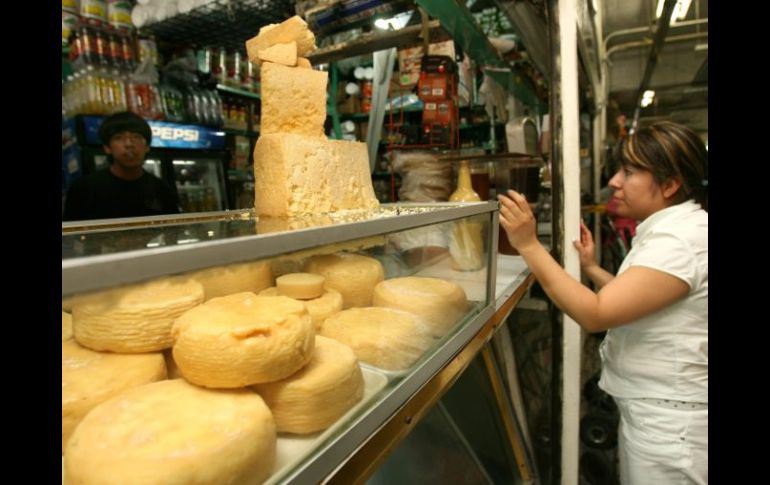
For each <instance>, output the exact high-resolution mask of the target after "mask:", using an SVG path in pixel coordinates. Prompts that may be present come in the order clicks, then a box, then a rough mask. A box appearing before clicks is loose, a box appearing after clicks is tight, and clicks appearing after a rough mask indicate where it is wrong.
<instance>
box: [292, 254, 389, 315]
mask: <svg viewBox="0 0 770 485" xmlns="http://www.w3.org/2000/svg"><path fill="white" fill-rule="evenodd" d="M305 271H306V272H308V273H316V274H320V275H321V276H323V277H324V278H326V283H325V287H326V288H331V289H333V290H337V291H339V292H340V293H341V294H342V300H343V302H344V304H343V306H344V308H352V307H366V306H370V305H371V304H372V292H373V291H374V287H375V286H376V285H377V284H378V283H379V282H380V281H382V280H383V279H384V278H385V270H384V269H383V268H382V263H380V262H379V261H378V260H376V259H375V258H372V257H370V256H363V255H360V254H348V253H339V254H322V255H318V256H312V257H311V258H309V259H308V260H307V262H306V263H305Z"/></svg>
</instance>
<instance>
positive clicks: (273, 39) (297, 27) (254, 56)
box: [246, 15, 315, 66]
mask: <svg viewBox="0 0 770 485" xmlns="http://www.w3.org/2000/svg"><path fill="white" fill-rule="evenodd" d="M292 41H295V42H296V43H297V53H298V54H299V55H301V56H304V55H305V54H307V53H309V52H311V51H313V50H314V49H315V35H314V34H313V32H312V31H311V30H310V29H308V27H307V23H305V21H304V20H303V19H302V17H300V16H299V15H295V16H294V17H291V18H289V19H287V20H284V21H283V22H281V23H280V24H268V25H265V26H264V27H262V28H261V29H259V34H257V35H256V36H255V37H252V38H251V39H249V40H247V41H246V52H247V54H248V56H249V60H250V61H251V62H253V63H254V64H255V65H257V66H258V65H259V64H260V62H261V61H262V59H260V58H259V52H260V51H263V50H265V49H267V48H269V47H271V46H273V45H275V44H281V43H288V42H292Z"/></svg>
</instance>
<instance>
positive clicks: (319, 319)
mask: <svg viewBox="0 0 770 485" xmlns="http://www.w3.org/2000/svg"><path fill="white" fill-rule="evenodd" d="M259 294H260V296H278V288H276V287H275V286H272V287H270V288H265V289H264V290H262V291H260V292H259ZM303 303H305V307H307V312H308V313H309V314H310V319H311V320H313V327H314V328H315V330H316V333H317V332H318V331H320V330H321V325H322V324H323V323H324V321H325V320H326V319H327V318H329V317H330V316H332V315H334V314H335V313H337V312H339V311H342V304H343V302H342V295H341V294H340V292H339V291H337V290H332V289H331V288H326V289H324V293H323V295H321V296H319V297H318V298H314V299H312V300H304V301H303Z"/></svg>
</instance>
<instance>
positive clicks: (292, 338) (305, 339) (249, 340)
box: [173, 292, 315, 389]
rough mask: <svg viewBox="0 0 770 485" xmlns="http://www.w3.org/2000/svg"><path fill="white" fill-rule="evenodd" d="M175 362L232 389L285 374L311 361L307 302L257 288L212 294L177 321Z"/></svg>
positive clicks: (189, 375) (195, 379)
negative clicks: (259, 292) (255, 290)
mask: <svg viewBox="0 0 770 485" xmlns="http://www.w3.org/2000/svg"><path fill="white" fill-rule="evenodd" d="M173 334H174V349H173V355H174V361H175V362H176V365H177V366H178V367H179V371H180V373H181V374H182V375H183V376H184V378H185V379H187V380H188V381H190V382H192V383H193V384H197V385H199V386H204V387H211V388H222V389H225V388H227V389H230V388H237V387H244V386H250V385H252V384H259V383H262V382H271V381H276V380H279V379H283V378H284V377H287V376H289V375H291V374H293V373H294V372H297V371H298V370H299V369H301V368H302V367H303V366H304V365H305V364H307V363H308V361H310V358H311V356H312V354H313V343H314V339H313V337H314V336H315V332H314V330H313V322H312V321H311V319H310V315H308V313H307V309H306V308H305V304H304V303H302V302H300V301H297V300H293V299H291V298H287V297H285V296H257V295H255V294H253V293H248V292H246V293H237V294H235V295H229V296H224V297H220V298H213V299H211V300H209V301H207V302H206V303H204V304H203V305H199V306H197V307H195V308H193V309H191V310H189V311H188V312H186V313H184V314H183V315H181V316H180V317H179V318H177V319H176V321H175V322H174V329H173Z"/></svg>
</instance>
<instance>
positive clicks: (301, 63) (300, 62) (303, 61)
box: [297, 57, 313, 69]
mask: <svg viewBox="0 0 770 485" xmlns="http://www.w3.org/2000/svg"><path fill="white" fill-rule="evenodd" d="M297 67H301V68H303V69H313V65H312V64H310V61H309V60H308V59H307V58H305V57H297Z"/></svg>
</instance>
